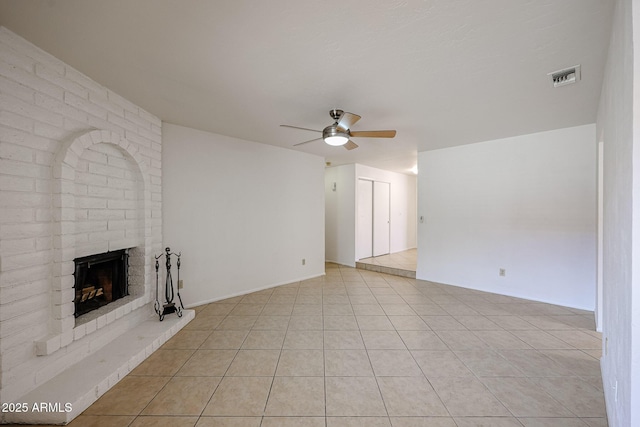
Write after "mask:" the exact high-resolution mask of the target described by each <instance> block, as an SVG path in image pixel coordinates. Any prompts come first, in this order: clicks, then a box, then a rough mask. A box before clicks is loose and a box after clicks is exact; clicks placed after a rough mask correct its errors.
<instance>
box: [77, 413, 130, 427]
mask: <svg viewBox="0 0 640 427" xmlns="http://www.w3.org/2000/svg"><path fill="white" fill-rule="evenodd" d="M134 418H135V416H133V415H110V416H100V415H84V414H80V415H79V416H78V417H76V418H75V419H74V420H73V421H71V422H70V423H69V424H67V425H68V426H69V427H128V426H129V425H130V424H131V423H132V422H133V420H134Z"/></svg>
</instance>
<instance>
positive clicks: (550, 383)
mask: <svg viewBox="0 0 640 427" xmlns="http://www.w3.org/2000/svg"><path fill="white" fill-rule="evenodd" d="M531 381H532V382H533V383H535V384H537V385H538V386H540V387H541V388H542V389H543V390H544V391H546V392H547V393H549V394H550V395H551V396H552V397H553V398H555V399H556V400H557V401H558V402H560V403H561V404H563V405H564V406H565V407H566V408H567V409H569V410H570V411H571V412H573V413H574V414H575V415H577V416H579V417H591V418H601V417H606V415H607V412H606V409H605V405H604V396H603V394H602V392H601V391H600V390H598V389H596V388H594V387H593V386H591V385H590V384H589V383H588V382H586V381H583V380H582V379H580V378H575V377H569V378H558V377H556V378H531Z"/></svg>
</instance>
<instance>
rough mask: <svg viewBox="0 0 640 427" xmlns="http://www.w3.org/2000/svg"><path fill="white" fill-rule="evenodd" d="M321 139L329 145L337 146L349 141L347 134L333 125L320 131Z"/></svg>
mask: <svg viewBox="0 0 640 427" xmlns="http://www.w3.org/2000/svg"><path fill="white" fill-rule="evenodd" d="M322 139H324V142H326V143H327V144H329V145H333V146H334V147H339V146H341V145H344V144H346V143H347V142H348V141H349V134H348V133H345V132H341V131H339V130H338V129H337V128H336V126H335V125H333V126H327V127H326V128H324V130H323V131H322Z"/></svg>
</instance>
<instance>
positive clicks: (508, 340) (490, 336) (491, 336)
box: [474, 330, 531, 349]
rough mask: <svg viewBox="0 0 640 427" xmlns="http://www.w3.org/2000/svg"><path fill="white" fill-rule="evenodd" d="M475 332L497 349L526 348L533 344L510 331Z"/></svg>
mask: <svg viewBox="0 0 640 427" xmlns="http://www.w3.org/2000/svg"><path fill="white" fill-rule="evenodd" d="M474 334H475V335H476V336H477V337H478V338H480V339H481V340H482V341H484V342H485V343H487V344H488V345H489V347H491V348H495V349H525V348H531V346H530V345H529V344H527V343H525V342H524V341H522V340H520V339H519V338H517V337H516V336H515V335H513V334H512V333H510V332H509V331H504V330H500V331H485V330H483V331H474Z"/></svg>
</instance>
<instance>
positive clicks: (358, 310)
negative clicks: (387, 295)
mask: <svg viewBox="0 0 640 427" xmlns="http://www.w3.org/2000/svg"><path fill="white" fill-rule="evenodd" d="M351 302H352V304H353V306H352V307H353V312H354V314H355V315H356V316H385V312H384V310H383V309H382V306H380V304H377V303H375V304H355V303H353V299H352V301H351Z"/></svg>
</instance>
